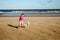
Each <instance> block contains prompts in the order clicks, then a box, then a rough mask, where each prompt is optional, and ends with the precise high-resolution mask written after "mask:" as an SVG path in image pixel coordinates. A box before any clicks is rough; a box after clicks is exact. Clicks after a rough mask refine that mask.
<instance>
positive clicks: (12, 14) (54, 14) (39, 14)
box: [2, 13, 60, 17]
mask: <svg viewBox="0 0 60 40" xmlns="http://www.w3.org/2000/svg"><path fill="white" fill-rule="evenodd" d="M19 15H21V13H4V14H3V15H2V16H19ZM25 16H57V17H59V16H60V14H56V13H53V14H52V13H49V14H47V13H25Z"/></svg>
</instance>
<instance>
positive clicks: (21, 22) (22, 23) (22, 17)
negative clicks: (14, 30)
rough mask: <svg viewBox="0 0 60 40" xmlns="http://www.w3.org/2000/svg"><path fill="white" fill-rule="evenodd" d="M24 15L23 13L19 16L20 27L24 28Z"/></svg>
mask: <svg viewBox="0 0 60 40" xmlns="http://www.w3.org/2000/svg"><path fill="white" fill-rule="evenodd" d="M23 20H24V13H22V14H21V15H20V16H19V27H21V26H23V25H24V22H23Z"/></svg>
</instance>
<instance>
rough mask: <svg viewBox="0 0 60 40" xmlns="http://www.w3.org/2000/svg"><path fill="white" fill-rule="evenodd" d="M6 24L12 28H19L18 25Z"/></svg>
mask: <svg viewBox="0 0 60 40" xmlns="http://www.w3.org/2000/svg"><path fill="white" fill-rule="evenodd" d="M7 25H8V26H10V27H14V28H19V27H20V26H19V25H18V26H14V25H11V24H7ZM21 28H25V27H24V26H21Z"/></svg>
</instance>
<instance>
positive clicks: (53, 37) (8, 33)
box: [0, 17, 60, 40]
mask: <svg viewBox="0 0 60 40" xmlns="http://www.w3.org/2000/svg"><path fill="white" fill-rule="evenodd" d="M18 18H19V17H0V40H60V17H25V20H24V22H26V21H28V20H29V21H30V23H31V25H30V27H27V28H20V27H19V28H15V27H17V26H18V24H19V21H18ZM9 25H10V26H9Z"/></svg>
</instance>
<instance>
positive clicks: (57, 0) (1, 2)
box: [0, 0, 60, 9]
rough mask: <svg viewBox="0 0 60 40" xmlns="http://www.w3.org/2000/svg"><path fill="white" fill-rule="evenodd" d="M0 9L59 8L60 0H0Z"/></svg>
mask: <svg viewBox="0 0 60 40" xmlns="http://www.w3.org/2000/svg"><path fill="white" fill-rule="evenodd" d="M0 9H60V0H0Z"/></svg>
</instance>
